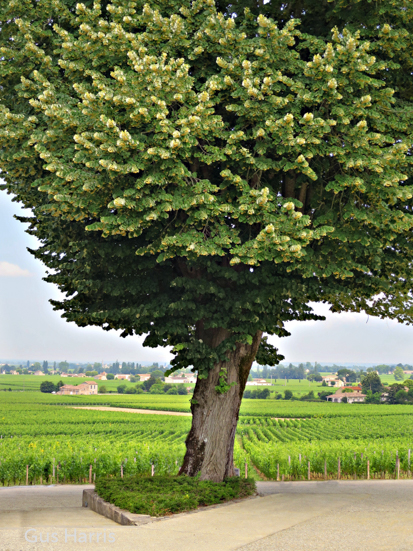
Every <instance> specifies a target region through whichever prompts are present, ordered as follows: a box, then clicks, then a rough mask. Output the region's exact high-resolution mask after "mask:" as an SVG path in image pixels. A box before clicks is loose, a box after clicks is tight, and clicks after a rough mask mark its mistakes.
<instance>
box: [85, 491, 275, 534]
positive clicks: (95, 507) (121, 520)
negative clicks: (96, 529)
mask: <svg viewBox="0 0 413 551" xmlns="http://www.w3.org/2000/svg"><path fill="white" fill-rule="evenodd" d="M260 497H266V494H260V493H258V492H257V493H256V494H255V495H252V496H248V497H243V498H239V499H232V500H230V501H226V502H224V503H217V504H215V505H206V506H201V507H198V508H197V509H191V510H190V511H183V512H182V513H175V514H174V515H168V516H166V517H151V516H150V515H137V514H135V513H130V512H129V511H126V510H125V509H119V507H116V506H115V505H112V504H111V503H108V502H107V501H105V500H104V499H102V498H101V497H99V496H98V495H97V493H96V492H95V490H93V489H92V490H83V497H82V506H83V507H89V509H91V510H92V511H94V512H95V513H98V514H99V515H103V516H104V517H106V518H109V519H110V520H113V521H114V522H117V523H118V524H122V525H124V526H141V525H142V524H149V523H150V522H159V521H162V520H168V519H171V518H177V517H183V516H187V515H193V514H195V513H201V512H203V511H208V510H210V509H217V508H221V507H228V506H229V505H234V504H235V503H240V502H242V501H249V500H250V499H257V498H260Z"/></svg>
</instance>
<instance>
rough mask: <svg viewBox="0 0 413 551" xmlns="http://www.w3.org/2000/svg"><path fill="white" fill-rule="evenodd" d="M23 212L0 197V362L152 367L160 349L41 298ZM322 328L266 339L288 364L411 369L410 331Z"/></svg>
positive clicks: (300, 328)
mask: <svg viewBox="0 0 413 551" xmlns="http://www.w3.org/2000/svg"><path fill="white" fill-rule="evenodd" d="M21 213H22V210H21V209H20V207H19V206H18V205H17V204H16V203H12V201H11V197H10V196H9V195H7V194H6V193H5V192H2V191H0V360H1V359H2V360H6V359H9V360H12V359H22V360H23V359H26V360H27V359H28V360H31V361H37V360H40V361H41V360H43V359H45V360H48V361H55V360H56V361H60V360H68V361H75V362H77V361H85V362H88V361H102V360H103V361H104V362H112V361H115V360H117V359H118V360H120V361H134V362H139V361H142V362H146V361H159V362H167V361H169V360H170V359H171V355H170V354H169V353H168V351H167V350H165V349H162V348H159V349H153V348H144V347H142V345H141V342H142V340H143V338H140V337H127V338H126V339H122V338H120V337H119V334H118V333H117V332H115V331H112V332H109V333H108V332H106V331H103V330H101V329H98V328H95V327H88V328H79V327H76V325H75V324H73V323H67V322H66V321H64V320H63V319H61V318H60V314H59V313H58V312H54V311H53V310H52V307H51V305H50V304H49V302H48V300H49V299H51V298H57V297H58V296H59V292H58V290H57V288H56V287H54V286H52V285H50V284H47V283H45V282H44V281H42V277H43V276H44V268H43V265H42V264H41V263H40V262H39V261H37V260H35V259H34V258H33V257H32V256H31V255H30V254H29V253H28V252H27V250H26V247H32V248H36V240H35V239H34V238H32V237H31V236H29V235H27V234H26V233H25V232H24V227H25V226H23V224H21V223H20V222H18V221H17V220H15V219H14V218H13V214H21ZM316 311H317V312H320V313H327V320H326V321H324V322H322V321H319V322H313V321H307V322H292V323H290V324H289V325H288V329H289V330H290V331H291V333H292V335H291V337H287V338H284V339H271V340H272V342H273V343H277V344H278V346H279V348H280V352H281V353H282V354H284V355H285V357H286V361H287V362H290V361H291V362H298V361H310V362H314V361H318V362H335V363H344V362H356V363H357V362H360V363H367V362H371V363H398V362H402V363H413V327H408V326H403V325H401V324H398V323H396V322H394V321H387V320H378V319H375V318H371V317H370V318H367V316H366V315H365V314H364V315H363V314H330V313H328V307H326V306H325V305H318V306H316Z"/></svg>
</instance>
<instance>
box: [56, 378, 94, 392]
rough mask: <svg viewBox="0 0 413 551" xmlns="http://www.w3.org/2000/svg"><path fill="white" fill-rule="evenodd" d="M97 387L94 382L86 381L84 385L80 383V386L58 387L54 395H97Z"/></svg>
mask: <svg viewBox="0 0 413 551" xmlns="http://www.w3.org/2000/svg"><path fill="white" fill-rule="evenodd" d="M97 393H98V385H97V383H96V381H86V382H85V383H80V385H77V386H74V385H63V386H61V387H60V390H59V391H58V392H56V394H70V395H72V394H97Z"/></svg>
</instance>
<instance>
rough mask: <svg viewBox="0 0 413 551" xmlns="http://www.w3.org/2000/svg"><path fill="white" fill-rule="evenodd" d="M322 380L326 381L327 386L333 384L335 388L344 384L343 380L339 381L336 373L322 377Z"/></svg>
mask: <svg viewBox="0 0 413 551" xmlns="http://www.w3.org/2000/svg"><path fill="white" fill-rule="evenodd" d="M323 381H325V382H326V383H327V386H335V387H336V388H340V387H342V386H344V383H343V381H341V380H340V379H339V378H338V377H337V375H328V376H327V377H323Z"/></svg>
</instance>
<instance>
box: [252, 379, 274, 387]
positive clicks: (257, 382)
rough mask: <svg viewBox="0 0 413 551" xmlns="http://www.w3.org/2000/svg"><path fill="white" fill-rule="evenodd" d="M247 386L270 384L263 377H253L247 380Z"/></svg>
mask: <svg viewBox="0 0 413 551" xmlns="http://www.w3.org/2000/svg"><path fill="white" fill-rule="evenodd" d="M247 385H248V386H271V383H267V381H266V380H265V379H253V380H252V381H247Z"/></svg>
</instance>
